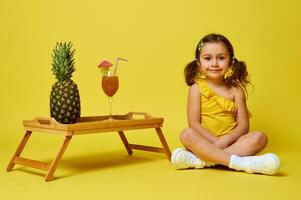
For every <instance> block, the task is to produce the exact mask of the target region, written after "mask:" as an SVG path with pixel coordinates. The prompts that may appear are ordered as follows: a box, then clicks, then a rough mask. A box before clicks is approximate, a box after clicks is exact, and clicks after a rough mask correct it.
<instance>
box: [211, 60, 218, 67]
mask: <svg viewBox="0 0 301 200" xmlns="http://www.w3.org/2000/svg"><path fill="white" fill-rule="evenodd" d="M211 65H212V66H213V67H217V66H218V64H217V60H216V59H212V63H211Z"/></svg>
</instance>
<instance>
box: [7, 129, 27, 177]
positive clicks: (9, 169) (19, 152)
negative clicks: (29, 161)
mask: <svg viewBox="0 0 301 200" xmlns="http://www.w3.org/2000/svg"><path fill="white" fill-rule="evenodd" d="M31 133H32V131H26V132H25V135H24V137H23V139H22V140H21V143H20V145H19V146H18V148H17V150H16V152H15V154H14V155H13V157H12V159H11V160H10V162H9V164H8V166H7V168H6V170H7V171H8V172H10V171H12V170H13V168H14V166H15V158H16V157H19V156H20V155H21V153H22V151H23V149H24V147H25V145H26V143H27V141H28V139H29V137H30V136H31Z"/></svg>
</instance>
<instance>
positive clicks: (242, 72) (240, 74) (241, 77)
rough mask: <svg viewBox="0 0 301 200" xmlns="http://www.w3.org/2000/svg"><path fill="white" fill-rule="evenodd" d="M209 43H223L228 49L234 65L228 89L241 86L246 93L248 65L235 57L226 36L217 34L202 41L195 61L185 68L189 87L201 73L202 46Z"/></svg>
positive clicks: (228, 81)
mask: <svg viewBox="0 0 301 200" xmlns="http://www.w3.org/2000/svg"><path fill="white" fill-rule="evenodd" d="M209 42H222V43H223V44H224V45H225V47H226V48H227V50H228V52H229V55H230V58H231V59H232V62H233V64H232V65H231V66H230V68H231V69H232V70H233V73H232V75H231V76H229V77H227V78H226V79H225V83H226V85H227V87H228V88H230V87H232V86H237V85H241V86H242V87H243V89H244V90H245V91H246V86H247V84H249V83H250V80H249V76H248V75H249V74H248V71H247V66H246V63H245V62H244V61H239V60H238V59H237V58H235V57H234V50H233V46H232V44H231V43H230V41H229V40H228V39H227V38H226V37H225V36H223V35H220V34H215V33H211V34H208V35H206V36H205V37H204V38H203V39H201V40H200V42H199V43H198V45H197V47H196V50H195V59H194V60H193V61H192V62H190V63H188V64H187V65H186V66H185V69H184V75H185V81H186V83H187V85H188V86H191V85H193V84H194V83H195V78H196V76H197V74H198V72H199V69H198V68H199V61H200V52H201V49H202V46H203V45H204V44H205V43H209Z"/></svg>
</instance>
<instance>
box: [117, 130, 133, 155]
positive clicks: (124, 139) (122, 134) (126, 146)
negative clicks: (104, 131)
mask: <svg viewBox="0 0 301 200" xmlns="http://www.w3.org/2000/svg"><path fill="white" fill-rule="evenodd" d="M118 134H119V136H120V138H121V140H122V142H123V144H124V147H125V149H126V151H127V152H128V154H129V155H132V154H133V151H132V149H131V148H130V147H129V143H128V140H127V139H126V137H125V135H124V132H123V131H118Z"/></svg>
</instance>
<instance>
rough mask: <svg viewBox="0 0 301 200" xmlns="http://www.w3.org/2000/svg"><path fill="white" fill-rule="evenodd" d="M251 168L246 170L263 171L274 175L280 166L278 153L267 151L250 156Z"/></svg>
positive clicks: (249, 171)
mask: <svg viewBox="0 0 301 200" xmlns="http://www.w3.org/2000/svg"><path fill="white" fill-rule="evenodd" d="M247 158H249V162H250V168H249V169H248V170H246V172H248V173H261V174H268V175H273V174H276V173H277V172H278V170H279V168H280V160H279V158H278V156H277V155H276V154H273V153H267V154H264V155H260V156H249V157H247Z"/></svg>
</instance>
